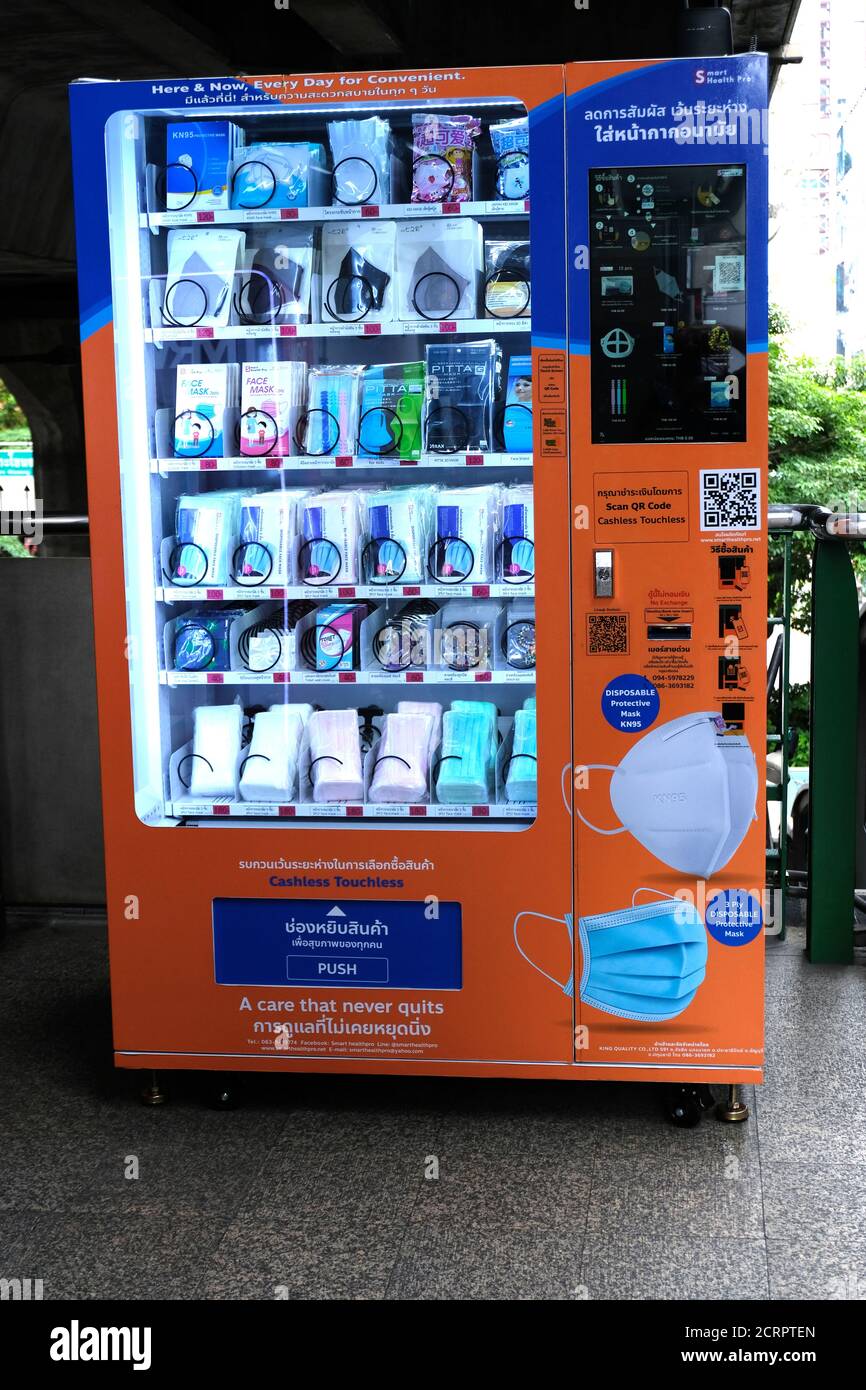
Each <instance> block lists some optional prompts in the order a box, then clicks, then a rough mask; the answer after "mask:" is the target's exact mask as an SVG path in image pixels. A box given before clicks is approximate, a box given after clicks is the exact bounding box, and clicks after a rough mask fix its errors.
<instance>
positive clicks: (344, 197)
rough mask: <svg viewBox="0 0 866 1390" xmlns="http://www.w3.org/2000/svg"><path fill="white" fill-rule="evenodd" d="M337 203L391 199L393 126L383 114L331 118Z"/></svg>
mask: <svg viewBox="0 0 866 1390" xmlns="http://www.w3.org/2000/svg"><path fill="white" fill-rule="evenodd" d="M328 144H329V145H330V147H331V159H332V162H333V167H334V172H333V203H334V205H335V206H342V207H359V206H361V205H362V204H363V203H376V204H381V203H389V202H390V201H391V127H390V125H389V124H388V122H387V121H384V120H382V118H381V117H380V116H369V117H367V119H366V120H362V121H330V122H329V123H328Z"/></svg>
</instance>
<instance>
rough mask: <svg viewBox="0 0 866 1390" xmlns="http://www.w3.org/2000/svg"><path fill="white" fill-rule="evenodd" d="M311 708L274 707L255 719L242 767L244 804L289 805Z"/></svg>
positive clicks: (305, 706)
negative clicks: (274, 803) (247, 802)
mask: <svg viewBox="0 0 866 1390" xmlns="http://www.w3.org/2000/svg"><path fill="white" fill-rule="evenodd" d="M309 711H310V706H309V705H271V707H270V709H267V710H262V712H261V713H260V714H257V715H256V716H255V718H254V719H253V736H252V738H251V740H250V745H249V748H248V749H247V754H246V757H245V758H244V760H243V762H242V764H241V768H242V771H241V780H240V794H241V796H242V798H243V800H244V801H262V802H287V801H289V800H290V799H291V796H292V792H293V790H294V786H295V777H296V774H297V767H298V751H299V748H300V743H301V736H302V734H303V732H304V727H305V724H306V722H307V719H308V718H309Z"/></svg>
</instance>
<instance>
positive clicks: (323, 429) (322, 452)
mask: <svg viewBox="0 0 866 1390" xmlns="http://www.w3.org/2000/svg"><path fill="white" fill-rule="evenodd" d="M363 370H364V369H363V367H311V368H310V370H309V372H308V373H307V408H306V410H305V412H304V414H303V415H302V416H301V420H300V424H299V425H298V431H297V435H296V442H297V443H298V444H299V445H300V446H302V447H301V449H300V452H301V453H303V454H307V455H311V456H314V457H316V458H319V457H324V456H328V455H331V454H336V455H338V456H339V455H348V454H354V452H355V444H356V441H357V438H358V414H359V410H360V405H359V402H360V395H361V376H362V374H363Z"/></svg>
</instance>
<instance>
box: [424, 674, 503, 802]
mask: <svg viewBox="0 0 866 1390" xmlns="http://www.w3.org/2000/svg"><path fill="white" fill-rule="evenodd" d="M491 710H492V721H493V723H492V728H493V729H494V730H495V727H496V709H495V706H491V705H486V704H484V703H482V702H481V701H478V702H474V701H470V700H455V701H454V703H453V704H452V706H451V708H450V710H448V711H447V712H446V713H445V715H444V717H443V719H442V750H441V756H440V762H439V771H438V776H437V778H436V796H437V798H438V800H439V801H440V802H441V804H442V805H446V806H454V805H459V806H463V805H465V806H482V805H487V804H489V802H490V795H491V791H492V787H493V760H494V756H495V736H494V734H493V733H492V732H491Z"/></svg>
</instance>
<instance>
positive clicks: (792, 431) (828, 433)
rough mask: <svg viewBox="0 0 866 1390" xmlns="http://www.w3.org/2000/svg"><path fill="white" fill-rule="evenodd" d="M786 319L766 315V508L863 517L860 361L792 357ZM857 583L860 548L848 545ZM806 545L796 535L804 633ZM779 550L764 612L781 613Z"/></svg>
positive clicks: (864, 566) (864, 367)
mask: <svg viewBox="0 0 866 1390" xmlns="http://www.w3.org/2000/svg"><path fill="white" fill-rule="evenodd" d="M787 327H788V325H787V320H786V319H785V316H784V314H782V313H781V312H780V311H778V310H775V309H773V310H771V311H770V333H771V338H772V339H773V340H772V341H771V344H770V489H769V491H770V501H771V502H785V503H789V504H791V505H796V503H798V502H802V503H805V502H813V503H817V504H819V505H821V506H825V507H831V508H834V509H835V510H837V511H845V510H851V511H866V358H864V357H863V355H862V354H861V355H860V356H858V357H855V358H853V359H852V360H851V361H846V360H845V359H844V358H837V359H836V360H835V361H833V362H831V363H830V364H829V365H827V366H820V365H819V364H817V363H815V362H813V361H812V360H811V358H808V357H791V356H790V354H789V353H788V352H787V350H786V348H785V345H784V339H783V337H781V336H780V335H783V334H784V333H785V332H786V331H787ZM851 552H852V560H853V562H854V567H855V570H856V571H857V573H858V576H866V548H864V545H863V543H862V542H857V543H856V544H852V545H851ZM811 553H812V541H811V539H810V538H809V537H808V536H795V537H794V545H793V553H792V573H793V581H794V621H795V624H796V626H797V627H800V628H802V629H804V630H805V631H808V629H809V623H810V612H809V608H810V594H809V579H810V573H811ZM781 556H782V544H781V542H780V541H773V542H771V546H770V606H771V610H772V611H773V612H779V611H780V608H781V569H782V560H781Z"/></svg>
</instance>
